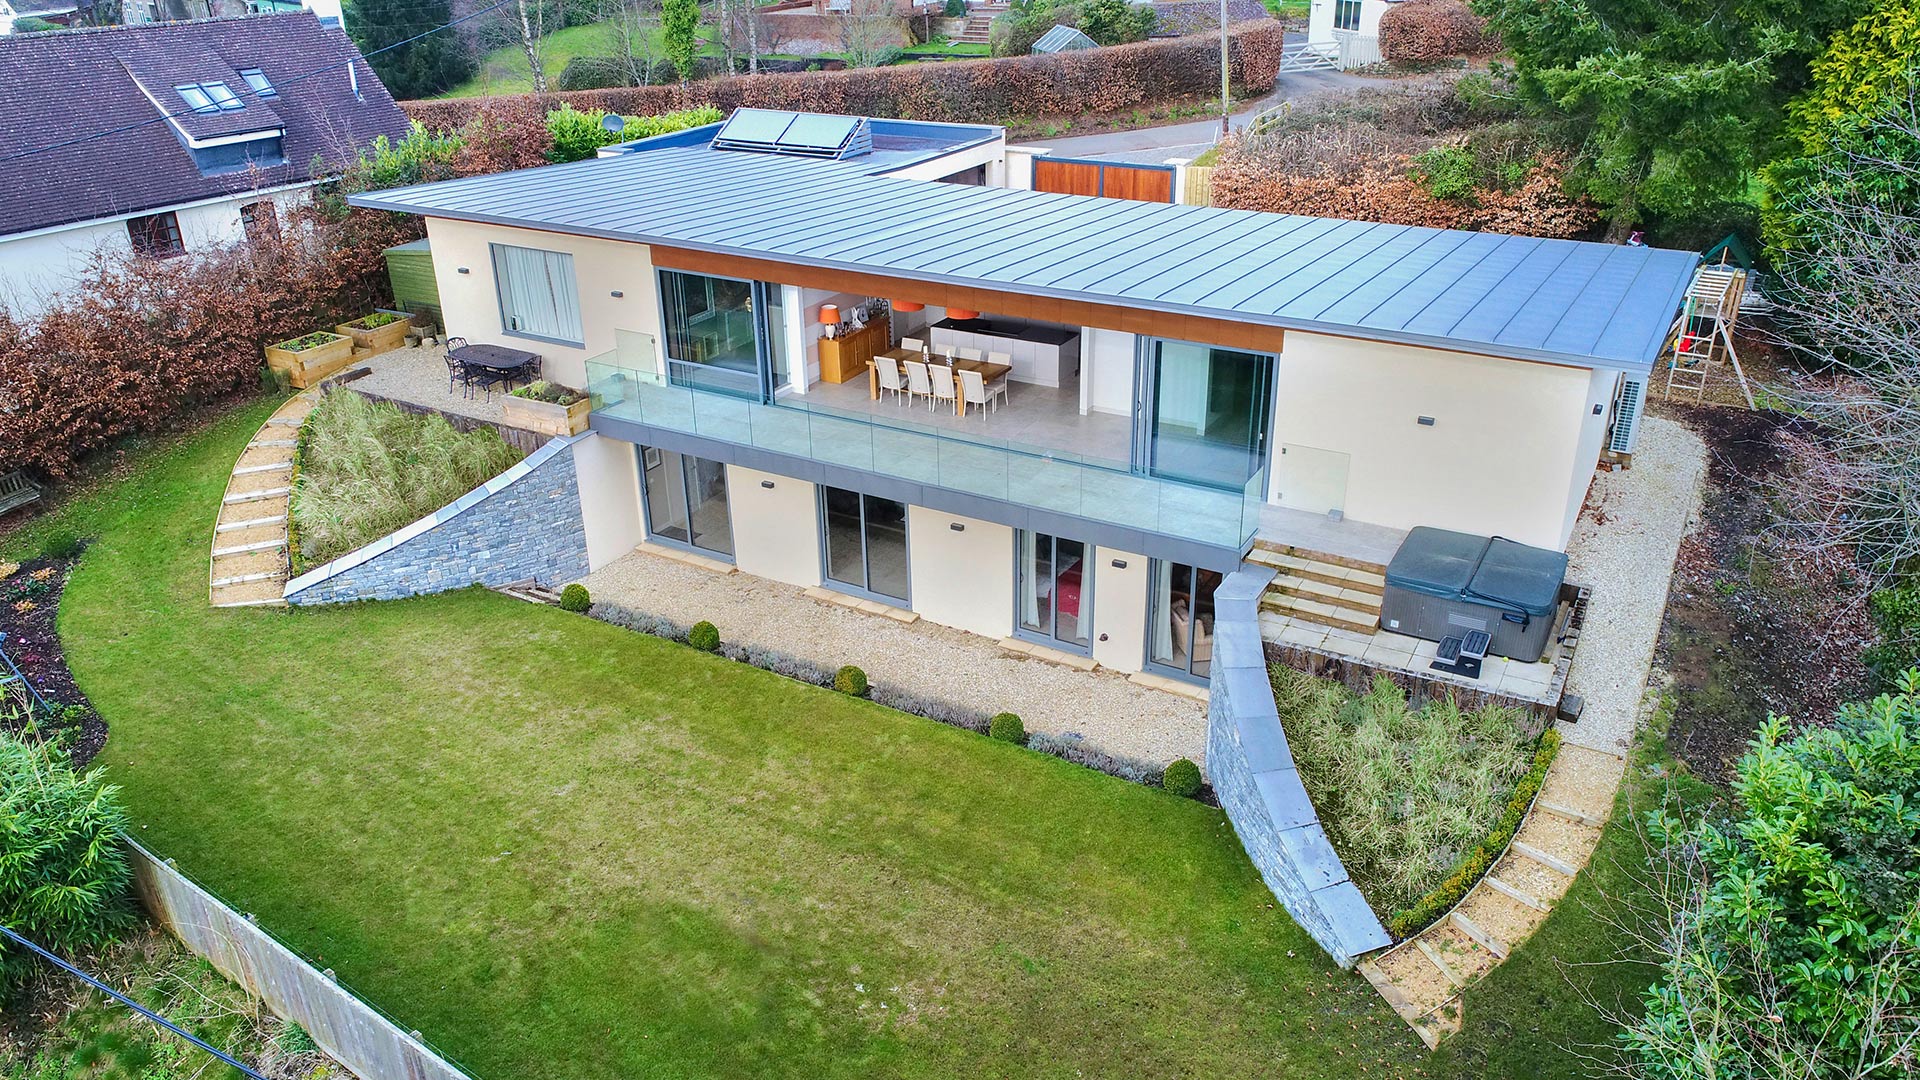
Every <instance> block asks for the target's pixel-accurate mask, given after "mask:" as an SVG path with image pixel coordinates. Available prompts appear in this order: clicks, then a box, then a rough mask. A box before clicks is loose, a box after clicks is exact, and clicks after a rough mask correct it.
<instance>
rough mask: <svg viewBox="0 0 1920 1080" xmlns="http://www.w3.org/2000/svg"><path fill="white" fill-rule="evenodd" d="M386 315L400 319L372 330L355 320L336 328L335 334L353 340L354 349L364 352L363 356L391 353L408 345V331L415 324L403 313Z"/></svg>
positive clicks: (334, 329)
mask: <svg viewBox="0 0 1920 1080" xmlns="http://www.w3.org/2000/svg"><path fill="white" fill-rule="evenodd" d="M384 314H389V315H399V316H400V318H398V319H396V320H394V321H393V322H390V323H388V324H386V325H385V326H375V327H372V328H371V329H369V328H367V327H364V326H360V325H358V323H359V322H360V320H359V319H355V320H354V321H353V322H344V323H341V324H340V325H339V326H336V327H334V328H333V332H334V333H336V334H344V335H346V336H347V337H350V338H352V339H353V347H354V348H356V349H361V350H364V351H363V352H362V353H361V355H363V356H366V355H371V354H373V353H383V352H390V351H392V350H394V349H397V348H399V347H400V346H402V345H404V344H406V340H407V331H408V330H409V329H410V328H411V327H412V325H413V324H412V323H410V322H408V321H407V317H406V315H405V314H403V313H401V312H385V313H384Z"/></svg>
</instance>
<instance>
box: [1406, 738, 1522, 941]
mask: <svg viewBox="0 0 1920 1080" xmlns="http://www.w3.org/2000/svg"><path fill="white" fill-rule="evenodd" d="M1559 753H1560V733H1559V732H1558V731H1555V730H1554V729H1553V728H1548V729H1547V730H1545V731H1543V732H1541V733H1540V745H1539V746H1538V747H1536V748H1535V749H1534V751H1533V764H1532V766H1531V767H1529V768H1528V769H1527V772H1526V775H1524V776H1522V777H1521V778H1520V781H1519V782H1518V783H1516V784H1515V785H1514V786H1513V794H1512V795H1511V796H1509V797H1508V798H1507V808H1506V809H1505V810H1504V811H1502V812H1501V814H1500V820H1499V821H1496V822H1494V825H1493V828H1492V830H1490V831H1489V832H1488V833H1487V835H1486V836H1484V837H1482V838H1481V839H1480V842H1479V843H1478V844H1476V845H1474V848H1473V850H1472V851H1469V852H1467V853H1466V854H1465V855H1463V856H1461V858H1460V861H1459V862H1458V863H1456V864H1454V868H1453V872H1452V873H1450V874H1448V875H1447V876H1446V878H1445V880H1443V881H1441V882H1440V884H1438V885H1435V886H1434V887H1433V889H1432V891H1430V892H1428V893H1427V895H1425V896H1423V897H1421V898H1420V899H1418V900H1415V901H1414V902H1413V903H1412V904H1411V905H1409V906H1407V907H1404V908H1401V909H1400V910H1399V911H1396V912H1394V913H1393V917H1392V918H1390V919H1388V920H1387V930H1388V932H1389V933H1391V934H1392V935H1393V937H1394V940H1395V941H1403V940H1405V939H1407V938H1410V937H1412V936H1413V935H1415V934H1417V933H1419V932H1420V931H1422V930H1425V929H1426V928H1427V927H1429V926H1432V925H1433V924H1434V923H1435V922H1437V921H1439V919H1440V917H1441V916H1442V915H1445V914H1446V913H1447V912H1449V911H1452V910H1453V908H1454V905H1456V904H1458V903H1459V902H1460V901H1462V900H1464V899H1466V896H1467V894H1468V893H1470V892H1472V891H1473V887H1474V886H1475V885H1478V884H1480V879H1481V878H1483V877H1486V876H1487V873H1488V871H1490V870H1492V869H1493V868H1494V866H1495V864H1497V863H1498V862H1499V861H1500V858H1501V856H1503V855H1505V854H1506V853H1507V847H1508V845H1510V844H1512V843H1513V838H1514V836H1515V834H1517V833H1518V832H1519V831H1520V826H1521V824H1522V823H1524V822H1525V821H1526V820H1527V813H1528V812H1529V811H1531V810H1532V809H1533V800H1534V797H1535V796H1537V795H1539V794H1540V788H1541V786H1542V785H1544V784H1545V783H1546V779H1547V770H1548V769H1549V768H1551V767H1552V766H1553V759H1554V758H1555V757H1557V756H1558V755H1559Z"/></svg>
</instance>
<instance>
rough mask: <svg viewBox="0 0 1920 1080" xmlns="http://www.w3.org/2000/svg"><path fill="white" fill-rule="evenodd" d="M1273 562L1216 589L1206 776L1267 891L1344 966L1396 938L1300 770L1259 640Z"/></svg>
mask: <svg viewBox="0 0 1920 1080" xmlns="http://www.w3.org/2000/svg"><path fill="white" fill-rule="evenodd" d="M1273 576H1274V571H1273V570H1272V569H1271V568H1268V567H1254V566H1250V565H1243V566H1242V567H1241V568H1240V569H1239V570H1236V571H1234V572H1233V573H1232V574H1229V575H1228V576H1227V578H1226V579H1225V580H1224V581H1222V582H1221V583H1220V586H1219V587H1218V588H1217V589H1215V590H1214V594H1213V603H1214V641H1213V665H1212V669H1211V675H1210V679H1209V682H1208V691H1209V700H1208V703H1207V773H1208V776H1209V778H1210V779H1211V780H1212V781H1213V790H1214V794H1215V795H1217V796H1218V797H1219V799H1220V807H1221V809H1223V810H1225V811H1226V812H1227V819H1228V820H1229V821H1231V822H1233V831H1234V832H1235V833H1237V834H1238V835H1239V837H1240V844H1241V846H1242V847H1244V848H1246V851H1247V855H1248V856H1249V857H1250V858H1252V860H1253V865H1254V866H1255V867H1256V868H1257V869H1258V870H1259V871H1260V877H1261V878H1262V879H1264V880H1265V881H1266V883H1267V888H1269V889H1271V890H1272V891H1273V895H1274V897H1275V898H1276V899H1278V900H1279V901H1280V904H1281V906H1283V907H1285V908H1286V909H1287V913H1288V914H1289V915H1292V916H1293V920H1294V922H1296V923H1299V924H1300V926H1301V928H1302V929H1304V930H1306V932H1307V933H1308V934H1309V935H1310V936H1311V937H1312V938H1313V940H1314V941H1316V942H1318V943H1319V945H1320V947H1321V948H1322V949H1325V950H1326V951H1327V955H1329V956H1331V957H1333V959H1334V962H1335V963H1338V964H1339V965H1340V966H1341V967H1352V966H1353V963H1354V960H1355V959H1356V958H1357V957H1359V956H1360V955H1361V954H1362V953H1367V952H1371V951H1373V950H1374V949H1379V948H1384V947H1386V946H1387V945H1390V944H1392V941H1393V939H1392V938H1391V937H1390V936H1389V935H1388V934H1387V931H1386V928H1385V927H1383V926H1381V925H1380V920H1379V919H1378V918H1377V917H1375V915H1374V913H1373V909H1371V908H1369V907H1368V906H1367V901H1366V898H1365V897H1363V896H1361V895H1360V890H1359V889H1358V888H1356V887H1354V884H1353V882H1352V881H1351V880H1349V879H1348V877H1347V868H1346V867H1345V866H1344V865H1343V864H1342V863H1341V862H1340V855H1339V853H1338V852H1335V851H1334V850H1333V845H1332V844H1330V843H1329V842H1328V841H1327V834H1326V831H1325V830H1323V829H1322V828H1321V827H1320V817H1319V814H1318V813H1317V812H1316V811H1315V810H1314V808H1313V801H1312V800H1311V799H1309V798H1308V797H1307V789H1306V787H1305V786H1304V785H1302V784H1301V782H1300V774H1299V772H1298V771H1297V770H1296V769H1295V768H1294V764H1293V753H1292V751H1290V750H1289V749H1288V747H1287V736H1286V732H1285V731H1284V730H1283V729H1282V727H1281V724H1280V712H1279V709H1278V707H1277V706H1276V705H1275V704H1274V700H1273V682H1272V680H1271V679H1270V678H1269V677H1268V675H1267V657H1266V651H1265V649H1264V648H1263V643H1262V641H1261V639H1260V596H1261V594H1262V593H1263V592H1265V591H1266V588H1267V585H1268V584H1269V583H1270V582H1272V580H1273Z"/></svg>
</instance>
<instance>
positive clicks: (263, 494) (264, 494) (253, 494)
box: [220, 487, 293, 506]
mask: <svg viewBox="0 0 1920 1080" xmlns="http://www.w3.org/2000/svg"><path fill="white" fill-rule="evenodd" d="M292 491H293V489H292V488H288V487H276V488H262V489H260V490H259V491H242V492H239V493H238V494H234V495H229V496H227V497H226V498H224V499H222V500H220V501H221V503H222V504H223V505H226V506H234V505H236V504H239V503H250V502H264V501H266V500H267V499H278V498H280V497H282V496H284V495H287V494H289V493H291V492H292Z"/></svg>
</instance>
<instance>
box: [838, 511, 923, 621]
mask: <svg viewBox="0 0 1920 1080" xmlns="http://www.w3.org/2000/svg"><path fill="white" fill-rule="evenodd" d="M820 534H821V547H822V549H823V552H824V554H825V556H826V560H825V561H826V574H825V576H826V579H827V584H829V585H832V586H834V587H836V588H839V589H842V590H844V591H846V592H852V593H859V594H863V595H869V596H872V597H873V598H874V599H876V600H883V601H889V602H894V603H899V604H902V605H904V604H906V603H907V600H908V596H909V595H910V594H909V590H908V582H909V580H910V579H909V576H908V568H907V507H906V504H905V503H898V502H894V501H893V500H892V499H882V498H880V497H878V496H876V495H862V494H861V493H860V492H857V491H847V490H845V489H844V488H836V487H826V486H824V485H823V486H822V487H821V488H820Z"/></svg>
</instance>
